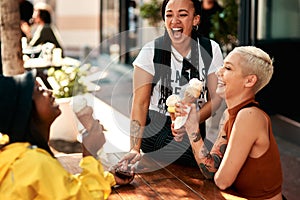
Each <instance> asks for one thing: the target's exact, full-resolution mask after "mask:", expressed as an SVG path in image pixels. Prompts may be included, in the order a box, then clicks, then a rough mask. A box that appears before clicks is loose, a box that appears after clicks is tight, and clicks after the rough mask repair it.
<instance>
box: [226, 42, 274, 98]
mask: <svg viewBox="0 0 300 200" xmlns="http://www.w3.org/2000/svg"><path fill="white" fill-rule="evenodd" d="M234 52H235V53H239V54H240V55H241V56H242V63H241V66H242V67H243V68H242V71H243V73H244V74H245V75H250V74H254V75H256V77H257V82H256V84H255V86H254V90H255V93H257V92H259V91H260V90H261V89H262V88H263V87H265V86H266V85H267V84H268V83H269V82H270V80H271V78H272V75H273V68H274V67H273V60H272V59H271V58H270V56H269V54H267V53H266V52H265V51H263V50H262V49H260V48H257V47H254V46H240V47H235V48H234V49H233V51H232V53H234Z"/></svg>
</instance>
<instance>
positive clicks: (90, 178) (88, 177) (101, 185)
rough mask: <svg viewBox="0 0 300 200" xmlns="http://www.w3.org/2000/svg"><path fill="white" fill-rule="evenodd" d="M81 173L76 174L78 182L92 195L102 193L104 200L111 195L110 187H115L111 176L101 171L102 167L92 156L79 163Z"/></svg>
mask: <svg viewBox="0 0 300 200" xmlns="http://www.w3.org/2000/svg"><path fill="white" fill-rule="evenodd" d="M79 165H80V167H81V168H82V172H81V173H80V174H78V178H79V180H80V181H81V182H82V183H83V184H84V185H85V187H86V188H87V189H88V190H89V191H92V192H94V193H96V194H97V193H99V192H100V191H103V197H104V199H107V198H108V196H109V194H110V193H111V187H112V186H114V185H116V182H115V178H114V176H113V174H111V173H109V172H108V171H104V170H103V166H102V165H101V163H100V162H99V161H97V160H96V159H95V158H93V157H92V156H87V157H84V158H83V159H82V160H81V162H80V164H79Z"/></svg>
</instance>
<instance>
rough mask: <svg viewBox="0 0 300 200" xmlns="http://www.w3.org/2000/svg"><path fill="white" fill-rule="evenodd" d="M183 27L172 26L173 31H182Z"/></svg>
mask: <svg viewBox="0 0 300 200" xmlns="http://www.w3.org/2000/svg"><path fill="white" fill-rule="evenodd" d="M181 29H182V28H172V30H173V31H180V30H181Z"/></svg>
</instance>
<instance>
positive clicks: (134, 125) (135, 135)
mask: <svg viewBox="0 0 300 200" xmlns="http://www.w3.org/2000/svg"><path fill="white" fill-rule="evenodd" d="M140 130H141V123H140V122H139V121H137V120H132V121H131V122H130V136H131V137H130V146H131V148H132V147H134V146H135V145H136V144H137V143H138V140H139V134H140Z"/></svg>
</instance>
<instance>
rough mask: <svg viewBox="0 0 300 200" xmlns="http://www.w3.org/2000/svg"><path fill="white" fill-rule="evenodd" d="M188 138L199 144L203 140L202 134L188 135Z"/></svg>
mask: <svg viewBox="0 0 300 200" xmlns="http://www.w3.org/2000/svg"><path fill="white" fill-rule="evenodd" d="M188 136H189V138H190V139H191V140H192V141H193V142H198V141H199V140H200V139H201V134H200V133H199V132H197V133H195V132H194V133H191V134H188Z"/></svg>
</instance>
